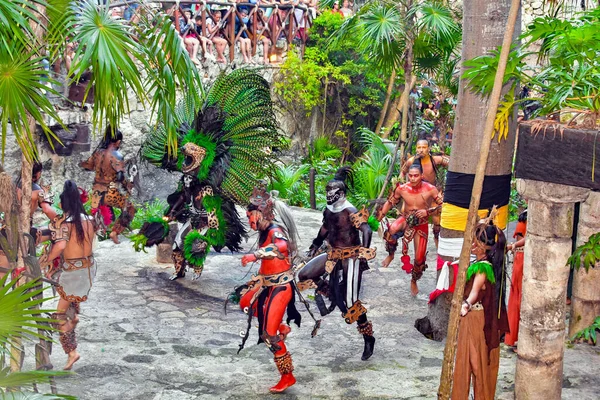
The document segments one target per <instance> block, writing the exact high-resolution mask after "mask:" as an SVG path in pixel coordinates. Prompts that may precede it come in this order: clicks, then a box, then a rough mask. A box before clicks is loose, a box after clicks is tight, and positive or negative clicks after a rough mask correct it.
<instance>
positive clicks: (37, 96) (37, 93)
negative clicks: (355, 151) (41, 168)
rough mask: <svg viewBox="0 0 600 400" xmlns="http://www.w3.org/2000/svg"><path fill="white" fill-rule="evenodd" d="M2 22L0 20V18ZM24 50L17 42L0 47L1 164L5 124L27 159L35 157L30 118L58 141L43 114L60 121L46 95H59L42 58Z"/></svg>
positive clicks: (50, 137) (47, 134)
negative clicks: (9, 127)
mask: <svg viewBox="0 0 600 400" xmlns="http://www.w3.org/2000/svg"><path fill="white" fill-rule="evenodd" d="M0 19H1V18H0ZM34 54H35V53H33V52H32V51H30V50H28V49H27V48H26V47H23V45H22V43H20V42H18V41H10V39H9V42H8V46H0V123H1V124H2V138H3V141H2V161H4V150H5V145H6V143H5V141H6V136H7V134H8V124H9V123H10V124H11V127H12V131H13V134H14V135H15V140H16V141H17V143H18V144H19V146H20V147H21V149H22V150H23V153H24V154H25V155H26V157H27V158H28V159H29V160H32V159H34V158H35V157H37V149H36V146H35V140H34V134H35V132H32V131H31V128H30V125H29V118H33V119H34V120H35V121H36V122H37V123H38V124H39V125H40V126H41V127H42V129H43V131H44V133H45V134H46V136H47V137H48V138H49V139H51V140H49V142H50V143H52V139H53V140H57V139H58V138H56V137H55V135H54V134H53V133H52V131H50V129H49V128H48V126H47V124H46V122H45V118H44V114H47V115H48V116H50V117H52V118H54V119H55V120H59V121H60V118H59V117H58V115H57V113H56V111H55V109H54V106H53V105H52V104H51V103H50V101H49V100H48V97H46V95H45V92H50V93H53V94H55V95H58V93H57V92H56V91H55V90H54V89H52V87H51V85H52V84H53V83H56V82H55V81H54V80H53V79H52V78H51V77H49V76H48V73H47V71H46V70H45V69H44V66H43V64H42V58H40V57H36V56H34Z"/></svg>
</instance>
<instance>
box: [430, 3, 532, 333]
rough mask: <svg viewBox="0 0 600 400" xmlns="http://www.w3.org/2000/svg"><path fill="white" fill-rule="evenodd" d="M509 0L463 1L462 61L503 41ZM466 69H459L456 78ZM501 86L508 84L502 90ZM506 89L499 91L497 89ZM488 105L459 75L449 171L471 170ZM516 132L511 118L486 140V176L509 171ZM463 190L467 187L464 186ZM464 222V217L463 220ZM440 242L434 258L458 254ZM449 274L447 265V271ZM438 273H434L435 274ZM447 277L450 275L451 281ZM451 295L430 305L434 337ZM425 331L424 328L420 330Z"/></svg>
mask: <svg viewBox="0 0 600 400" xmlns="http://www.w3.org/2000/svg"><path fill="white" fill-rule="evenodd" d="M510 3H511V0H501V1H489V0H487V1H482V0H466V1H465V2H464V6H463V32H464V33H463V44H462V54H461V57H462V59H463V60H469V59H472V58H474V57H476V56H480V55H483V54H486V52H488V51H489V50H491V49H494V48H496V47H497V46H500V45H501V44H502V40H503V36H504V31H505V29H506V20H507V17H508V12H509V9H510ZM519 26H520V23H517V27H516V29H515V35H514V36H513V37H514V38H516V37H517V36H518V35H519ZM464 72H465V68H464V67H461V71H460V76H462V75H463V74H464ZM505 89H506V90H507V89H508V87H506V88H505ZM504 92H505V91H504V90H503V92H502V93H504ZM488 107H489V100H487V99H482V98H481V97H480V96H479V95H477V94H475V93H472V92H471V91H469V90H468V89H467V83H466V82H465V81H464V80H463V79H461V80H460V85H459V92H458V106H457V110H456V118H455V122H454V134H453V138H452V156H451V157H450V165H449V168H448V171H450V172H456V173H465V174H475V171H476V165H475V163H474V162H473V159H474V158H475V157H476V155H477V154H479V152H480V149H481V147H482V140H483V135H482V132H483V131H484V125H485V118H486V114H487V111H488ZM515 136H516V120H513V123H512V124H511V127H510V130H509V134H508V138H507V139H506V140H502V141H501V142H498V141H497V140H493V141H492V142H491V144H490V154H489V157H488V160H487V161H488V162H487V166H486V170H485V175H486V176H490V175H491V176H498V175H506V174H510V173H511V169H512V159H513V153H514V143H515ZM467 189H468V188H467ZM443 213H444V211H443V210H442V221H441V224H442V230H441V233H440V241H444V240H446V241H447V242H454V246H453V248H454V249H460V246H461V243H462V238H463V237H464V228H462V229H449V228H446V227H445V226H444V218H443ZM465 225H466V220H465ZM443 247H444V246H441V247H440V248H439V251H438V256H439V257H441V258H442V260H444V261H450V262H451V261H454V260H456V259H458V257H459V255H460V251H459V250H452V251H449V250H448V251H447V250H443V249H442V248H443ZM450 274H451V275H452V269H451V273H450ZM438 276H439V274H438ZM453 278H454V277H453V276H450V279H453ZM451 297H452V294H451V293H445V294H442V295H441V296H440V297H438V298H437V299H436V300H435V301H434V302H433V303H432V304H431V305H430V307H429V310H428V314H427V317H425V318H426V319H428V320H429V325H430V327H431V332H428V334H429V335H431V336H433V338H434V339H435V340H443V338H444V337H446V333H447V329H448V318H449V310H450V299H451ZM422 333H424V334H425V333H426V332H422Z"/></svg>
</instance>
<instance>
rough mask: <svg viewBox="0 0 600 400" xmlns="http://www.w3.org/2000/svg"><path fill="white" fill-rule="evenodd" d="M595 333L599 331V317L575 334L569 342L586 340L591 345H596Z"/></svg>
mask: <svg viewBox="0 0 600 400" xmlns="http://www.w3.org/2000/svg"><path fill="white" fill-rule="evenodd" d="M597 331H600V316H598V317H596V319H595V320H594V323H593V324H591V325H590V326H588V327H587V328H585V329H582V330H581V331H579V332H577V333H576V334H575V335H574V336H573V337H572V338H571V340H587V341H591V342H592V343H593V344H596V343H597V340H596V335H597V333H596V332H597Z"/></svg>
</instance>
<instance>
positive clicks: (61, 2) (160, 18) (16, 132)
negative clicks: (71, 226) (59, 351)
mask: <svg viewBox="0 0 600 400" xmlns="http://www.w3.org/2000/svg"><path fill="white" fill-rule="evenodd" d="M140 10H141V13H140V21H139V23H138V24H137V25H136V26H133V27H129V26H127V25H125V24H124V22H123V21H121V20H118V19H113V18H111V16H110V14H109V6H108V5H105V4H100V1H99V0H79V1H75V0H53V1H52V2H49V3H48V2H44V1H43V0H32V1H26V0H0V15H1V16H2V17H1V18H0V124H1V131H0V133H1V140H2V145H1V149H2V162H3V161H4V149H5V147H6V142H7V140H8V138H9V129H8V127H9V124H10V128H11V132H12V136H14V139H15V141H16V143H17V144H18V145H19V147H20V148H21V150H22V154H23V157H22V159H23V165H22V171H21V173H22V175H21V176H22V190H23V196H22V201H21V218H20V231H21V232H28V231H29V209H30V207H29V204H30V198H31V197H30V196H31V162H32V161H33V160H35V159H36V158H37V155H38V154H37V149H36V146H35V132H36V126H40V127H41V129H42V131H43V132H44V134H45V135H46V136H47V138H48V139H49V141H50V142H51V143H53V141H54V140H56V137H54V135H53V134H52V131H51V130H50V127H49V126H48V123H47V121H48V120H54V121H57V122H58V124H61V125H63V126H64V124H63V122H62V121H61V119H60V118H59V116H58V114H57V113H56V111H55V108H54V105H53V104H52V102H51V101H50V100H49V98H48V97H47V95H46V94H47V93H49V94H52V95H54V96H59V97H61V94H60V93H59V92H58V91H57V90H55V89H54V87H55V86H58V85H59V83H58V82H57V81H56V80H55V79H54V78H53V77H52V76H51V75H50V74H49V72H48V71H47V70H46V69H45V68H44V63H45V62H46V63H48V62H49V64H50V65H52V64H54V63H56V62H60V60H61V57H62V56H63V55H64V54H65V50H66V46H67V44H69V43H76V44H77V50H76V52H75V55H74V57H73V62H72V65H71V69H70V71H68V78H67V84H69V83H71V82H74V81H78V80H79V79H80V78H81V76H82V75H83V74H84V73H87V72H90V71H91V80H90V84H89V86H88V87H90V88H91V87H92V86H93V87H94V92H95V96H94V101H93V105H92V123H93V126H94V128H96V129H102V127H103V126H104V125H106V124H108V125H110V126H111V127H113V128H115V127H117V126H118V125H119V123H120V121H121V118H122V117H123V116H124V115H125V114H127V113H128V112H129V111H130V110H129V102H128V99H129V98H130V97H131V94H130V93H133V95H135V96H136V97H137V98H138V99H139V100H140V101H141V102H142V103H143V104H145V105H148V106H149V107H150V108H151V110H152V115H153V116H156V120H157V121H161V122H162V123H163V124H164V126H165V127H166V130H167V135H168V140H167V147H168V150H169V151H171V152H173V153H174V152H176V151H177V150H176V145H177V134H176V131H175V130H176V127H178V126H179V124H180V122H181V121H180V119H181V118H180V116H179V115H178V114H177V112H176V110H175V105H176V102H175V98H176V94H177V93H176V88H179V89H180V90H182V91H183V92H184V93H185V97H186V100H187V104H189V105H190V107H191V108H192V109H194V110H195V109H198V108H199V104H200V102H201V100H202V97H203V90H202V84H201V80H200V76H199V74H198V71H197V70H196V68H195V66H194V65H193V63H192V62H191V60H190V59H189V56H188V53H187V52H186V51H185V49H184V47H183V46H182V43H181V39H180V36H179V34H178V32H177V31H176V29H175V27H174V26H173V25H172V23H171V20H170V19H169V17H168V16H167V15H166V14H164V13H162V12H155V11H154V10H151V9H149V8H146V7H145V6H144V5H142V6H141V8H140ZM87 95H88V93H86V97H87ZM20 260H22V258H20ZM20 262H21V264H22V261H20ZM8 287H12V288H13V289H14V285H12V286H11V285H9V286H8ZM11 293H12V292H11ZM3 373H5V371H3ZM0 387H1V385H0Z"/></svg>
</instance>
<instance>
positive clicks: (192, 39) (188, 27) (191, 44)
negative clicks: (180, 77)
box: [179, 9, 200, 65]
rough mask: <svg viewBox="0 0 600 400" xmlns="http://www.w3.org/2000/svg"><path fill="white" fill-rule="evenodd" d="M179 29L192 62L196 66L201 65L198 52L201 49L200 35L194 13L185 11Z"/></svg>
mask: <svg viewBox="0 0 600 400" xmlns="http://www.w3.org/2000/svg"><path fill="white" fill-rule="evenodd" d="M179 21H180V22H179V29H180V34H181V37H182V38H183V43H184V44H185V48H186V50H187V51H188V53H190V58H191V60H192V62H193V63H194V64H196V65H200V61H199V60H198V50H199V48H200V35H198V32H197V31H196V24H195V23H194V20H192V11H191V10H189V9H185V10H184V11H183V17H181V18H179Z"/></svg>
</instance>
